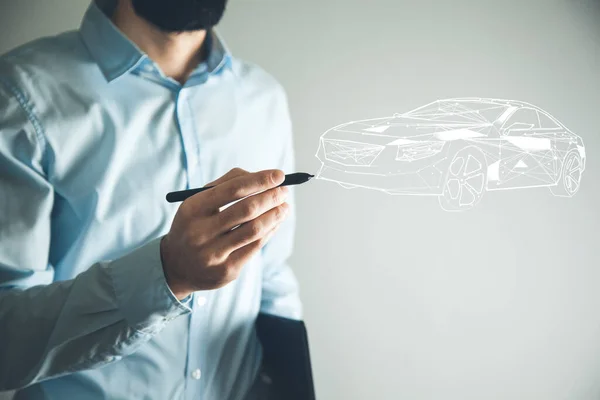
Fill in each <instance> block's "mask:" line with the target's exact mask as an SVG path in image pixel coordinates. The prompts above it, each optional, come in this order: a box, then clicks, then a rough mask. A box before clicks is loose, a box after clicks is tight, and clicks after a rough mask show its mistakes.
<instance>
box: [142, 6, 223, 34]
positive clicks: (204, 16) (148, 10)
mask: <svg viewBox="0 0 600 400" xmlns="http://www.w3.org/2000/svg"><path fill="white" fill-rule="evenodd" d="M131 3H132V5H133V9H134V10H135V13H136V14H137V15H138V16H140V17H141V18H143V19H145V20H146V21H148V22H150V23H151V24H153V25H155V26H156V27H158V28H159V29H160V30H162V31H165V32H186V31H198V30H206V29H210V28H212V27H213V26H215V25H217V24H218V23H219V21H220V20H221V18H222V17H223V13H224V12H225V6H226V4H227V0H132V1H131Z"/></svg>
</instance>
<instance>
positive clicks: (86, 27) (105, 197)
mask: <svg viewBox="0 0 600 400" xmlns="http://www.w3.org/2000/svg"><path fill="white" fill-rule="evenodd" d="M114 5H115V2H114V1H103V2H100V1H98V2H97V4H92V5H91V6H90V8H89V9H88V12H87V13H86V15H85V17H84V20H83V23H82V26H81V29H80V30H79V31H74V32H67V33H64V34H62V35H59V36H56V37H51V38H44V39H40V40H38V41H35V42H33V43H30V44H27V45H25V46H23V47H21V48H18V49H16V50H14V51H12V52H10V53H9V54H7V55H4V56H3V57H2V58H0V390H7V389H21V390H20V391H18V394H17V398H27V399H61V400H62V399H78V400H85V399H128V400H130V399H207V400H229V399H231V400H234V399H242V398H244V396H245V393H246V392H247V390H248V388H249V387H250V386H251V385H252V383H253V381H254V380H255V377H256V375H257V373H258V370H259V366H260V363H261V347H260V343H259V342H258V339H257V336H256V333H255V330H254V322H255V318H256V316H257V314H258V313H259V312H266V313H270V314H276V315H279V316H284V317H288V318H292V319H300V318H301V317H302V316H301V313H302V311H301V304H300V301H299V296H298V289H297V282H296V279H295V277H294V275H293V273H292V271H291V269H290V267H289V266H288V264H287V260H288V258H289V256H290V254H291V251H292V242H293V232H294V213H293V210H294V202H293V196H291V197H290V203H291V204H290V205H291V209H292V213H291V214H290V215H291V216H290V218H288V220H287V221H286V222H285V223H284V224H283V225H282V226H281V228H280V230H279V232H278V233H277V234H276V235H275V236H274V237H273V239H272V240H271V241H270V242H269V243H268V244H267V245H266V246H265V247H264V248H263V250H262V251H261V252H260V253H259V254H258V255H257V256H255V257H254V258H253V259H252V260H251V261H250V262H249V263H248V264H247V265H245V266H244V268H243V270H242V272H241V274H240V276H239V278H238V279H237V280H236V281H234V282H232V283H231V284H229V285H227V286H225V287H223V288H221V289H218V290H212V291H204V292H196V293H194V294H193V295H192V296H191V297H190V298H188V299H187V300H186V301H184V302H179V301H178V300H177V299H176V298H175V297H174V296H173V294H172V293H171V291H170V290H169V288H168V286H167V284H166V282H165V278H164V274H163V270H162V264H161V260H160V250H159V241H160V239H161V237H162V236H163V235H165V234H166V233H167V232H168V230H169V228H170V225H171V221H172V219H173V217H174V215H175V212H176V211H177V207H178V204H171V203H168V202H166V200H165V195H166V193H167V192H169V191H174V190H182V189H186V188H192V187H198V186H203V185H205V184H206V183H208V182H210V181H212V180H214V179H216V178H218V177H219V176H221V175H223V174H225V173H226V172H227V171H228V170H230V169H231V168H233V167H241V168H244V169H246V170H250V171H256V170H262V169H270V168H280V169H282V170H284V171H285V172H286V173H290V172H293V171H294V157H293V149H292V134H291V124H290V118H289V113H288V106H287V101H286V97H285V94H284V91H283V90H282V88H281V87H280V85H279V84H278V83H277V82H276V81H275V80H274V79H273V78H272V77H271V76H269V75H268V74H267V73H265V72H264V71H263V70H261V69H260V68H258V67H256V66H254V65H252V64H249V63H246V62H242V61H240V60H237V59H235V58H232V57H231V56H230V54H229V52H228V51H227V50H226V49H225V47H224V45H223V44H222V41H221V40H220V39H219V37H218V36H217V34H216V33H214V32H213V33H212V34H211V35H209V39H210V41H209V43H210V46H209V47H208V56H207V59H206V61H205V62H204V63H202V64H201V65H200V66H199V67H198V68H197V69H196V71H195V72H194V73H193V75H192V76H191V77H190V79H189V80H188V81H187V82H186V84H185V85H183V86H181V85H180V84H178V83H177V82H176V81H174V80H172V79H170V78H168V77H166V76H165V75H164V74H162V72H161V71H160V70H159V68H158V67H157V65H156V64H155V63H154V62H152V61H151V60H150V59H149V58H148V57H147V56H146V55H145V54H143V53H142V52H141V51H140V50H139V49H138V48H137V47H136V46H135V45H134V44H133V43H132V42H130V41H129V40H127V39H126V38H125V37H124V36H123V35H122V34H121V33H120V32H119V31H118V30H117V28H116V27H115V26H114V25H113V24H112V23H111V22H110V19H109V18H108V17H107V15H110V13H111V12H112V10H113V9H114ZM292 193H293V191H292ZM190 267H193V266H190Z"/></svg>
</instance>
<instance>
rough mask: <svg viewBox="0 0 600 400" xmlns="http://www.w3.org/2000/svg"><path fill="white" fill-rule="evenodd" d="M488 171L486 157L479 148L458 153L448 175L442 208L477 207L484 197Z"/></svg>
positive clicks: (442, 198)
mask: <svg viewBox="0 0 600 400" xmlns="http://www.w3.org/2000/svg"><path fill="white" fill-rule="evenodd" d="M486 171H487V165H486V161H485V156H484V155H483V153H482V152H481V150H479V149H478V148H476V147H466V148H464V149H462V150H460V151H459V152H458V153H456V155H455V156H454V158H453V159H452V161H451V162H450V166H449V167H448V172H447V173H446V179H445V180H444V189H443V192H442V195H441V196H440V197H439V202H440V206H441V207H442V208H443V209H444V210H446V211H466V210H470V209H471V208H473V207H475V206H476V205H477V204H478V203H479V202H480V201H481V198H482V197H483V192H484V190H485V184H486Z"/></svg>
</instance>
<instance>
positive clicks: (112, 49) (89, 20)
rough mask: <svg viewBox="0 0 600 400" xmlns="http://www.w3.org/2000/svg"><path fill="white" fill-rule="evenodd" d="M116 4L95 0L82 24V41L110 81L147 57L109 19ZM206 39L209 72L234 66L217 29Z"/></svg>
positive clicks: (113, 0)
mask: <svg viewBox="0 0 600 400" xmlns="http://www.w3.org/2000/svg"><path fill="white" fill-rule="evenodd" d="M116 5H117V0H94V1H92V3H91V4H90V6H89V8H88V10H87V12H86V13H85V16H84V17H83V21H82V23H81V27H80V34H81V37H82V39H83V42H84V43H85V45H86V46H87V48H88V50H89V52H90V53H91V55H92V57H93V58H94V59H95V61H96V63H97V64H98V66H99V67H100V69H101V70H102V73H103V74H104V76H105V77H106V80H107V81H109V82H112V81H113V80H115V79H117V78H118V77H120V76H122V75H124V74H126V73H128V72H130V71H131V70H133V69H134V68H135V67H136V66H137V65H138V64H140V63H141V62H142V61H143V60H145V59H148V56H147V55H146V54H144V52H142V51H141V50H140V49H139V48H138V47H137V46H136V45H135V43H133V42H132V41H131V40H129V39H128V38H127V37H126V36H125V35H123V33H122V32H121V31H120V30H119V29H118V28H117V27H116V26H115V25H114V24H113V23H112V21H111V20H110V17H109V16H110V15H112V13H113V12H114V10H115V8H116ZM207 39H208V40H209V42H208V52H207V54H208V56H207V58H206V61H205V62H204V63H203V64H204V67H203V69H204V70H205V71H207V72H209V73H218V72H220V71H221V70H222V69H223V68H226V67H231V54H230V52H229V49H228V48H227V46H226V45H225V43H224V42H223V40H222V38H221V37H220V36H219V35H218V34H217V32H216V31H215V30H214V29H213V30H212V31H210V32H209V37H207ZM199 68H200V66H199Z"/></svg>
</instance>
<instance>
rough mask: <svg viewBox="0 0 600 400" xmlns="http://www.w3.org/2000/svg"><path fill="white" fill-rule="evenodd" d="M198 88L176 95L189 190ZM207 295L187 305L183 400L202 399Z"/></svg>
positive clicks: (197, 165) (195, 169) (196, 178)
mask: <svg viewBox="0 0 600 400" xmlns="http://www.w3.org/2000/svg"><path fill="white" fill-rule="evenodd" d="M197 89H198V86H197V85H194V86H191V87H186V86H184V87H182V88H181V89H179V91H178V92H177V100H176V113H177V120H178V124H179V130H180V134H181V140H182V143H183V150H184V154H185V167H186V173H187V182H188V188H195V187H200V186H202V185H203V184H204V182H203V178H202V176H203V174H202V170H201V168H202V167H203V166H202V165H201V158H200V143H199V137H198V133H197V132H196V124H195V123H194V115H193V106H192V103H191V102H192V100H193V99H192V93H193V90H197ZM207 301H208V300H207V296H206V295H203V294H201V293H195V294H194V296H193V300H192V302H191V304H190V306H191V308H192V310H193V311H192V314H191V316H190V318H189V319H188V332H189V335H188V343H187V350H188V351H187V358H186V368H185V399H187V400H192V399H194V400H203V397H202V393H203V386H204V380H205V379H202V378H203V374H202V367H203V365H202V360H203V359H204V358H203V357H202V354H203V348H202V343H203V342H202V339H203V338H202V335H201V329H198V326H199V323H200V322H199V320H201V319H202V316H203V315H202V314H203V313H202V310H203V309H204V308H205V305H206V303H207Z"/></svg>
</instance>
